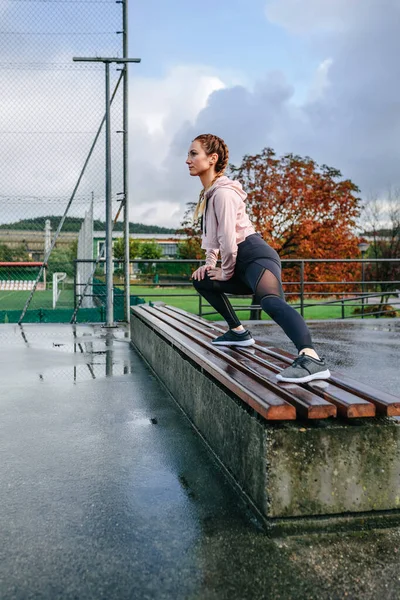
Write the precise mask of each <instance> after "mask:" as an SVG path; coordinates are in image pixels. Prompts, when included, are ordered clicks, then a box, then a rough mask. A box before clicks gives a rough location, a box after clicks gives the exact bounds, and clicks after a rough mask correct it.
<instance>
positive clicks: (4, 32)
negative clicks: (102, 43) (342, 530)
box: [0, 31, 117, 35]
mask: <svg viewBox="0 0 400 600" xmlns="http://www.w3.org/2000/svg"><path fill="white" fill-rule="evenodd" d="M116 33H117V32H116V31H0V35H113V34H116Z"/></svg>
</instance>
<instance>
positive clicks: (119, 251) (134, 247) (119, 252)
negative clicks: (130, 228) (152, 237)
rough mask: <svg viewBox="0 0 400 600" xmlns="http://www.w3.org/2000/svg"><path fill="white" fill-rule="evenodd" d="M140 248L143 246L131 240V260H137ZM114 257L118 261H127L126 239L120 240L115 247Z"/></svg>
mask: <svg viewBox="0 0 400 600" xmlns="http://www.w3.org/2000/svg"><path fill="white" fill-rule="evenodd" d="M140 247H141V244H140V242H138V240H134V239H132V238H129V258H130V260H133V259H135V258H136V257H137V256H140ZM113 250H114V257H115V258H116V259H117V260H124V259H125V240H124V238H118V239H117V240H116V241H115V243H114V246H113Z"/></svg>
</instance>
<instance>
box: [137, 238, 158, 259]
mask: <svg viewBox="0 0 400 600" xmlns="http://www.w3.org/2000/svg"><path fill="white" fill-rule="evenodd" d="M161 256H162V249H161V247H160V245H159V244H157V242H156V241H155V240H152V241H151V242H145V243H144V244H141V246H140V252H139V257H140V258H145V259H149V260H156V259H157V258H161Z"/></svg>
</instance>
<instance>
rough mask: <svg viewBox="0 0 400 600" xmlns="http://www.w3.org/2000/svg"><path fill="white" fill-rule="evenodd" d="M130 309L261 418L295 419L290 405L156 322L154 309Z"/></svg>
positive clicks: (210, 353)
mask: <svg viewBox="0 0 400 600" xmlns="http://www.w3.org/2000/svg"><path fill="white" fill-rule="evenodd" d="M132 310H133V311H134V312H135V314H136V315H137V316H138V317H140V318H141V319H142V320H143V322H144V323H146V324H147V325H149V326H151V327H152V328H153V329H154V330H155V331H157V332H158V333H160V334H161V335H162V336H163V337H164V338H165V339H167V340H169V341H170V342H172V343H173V344H174V345H175V346H176V348H177V349H179V350H181V351H182V352H183V353H184V354H185V355H186V356H188V357H189V358H190V359H192V360H193V361H195V362H196V363H197V364H199V365H200V366H201V367H202V368H203V369H204V370H205V371H207V372H208V373H209V374H210V375H212V376H213V377H214V378H215V379H217V380H218V381H220V382H221V383H223V384H224V385H225V387H226V388H227V389H229V390H230V391H232V392H234V393H235V394H236V395H237V396H238V397H239V398H241V399H242V400H243V401H244V402H245V403H246V404H248V405H249V406H251V407H252V408H253V409H254V410H256V411H257V412H258V413H259V414H260V415H262V416H263V417H264V418H265V419H267V420H294V419H295V418H296V410H295V408H294V407H293V406H292V405H291V404H289V403H287V402H285V401H284V400H282V399H281V398H278V397H277V396H275V395H274V394H272V393H265V392H266V390H265V388H263V386H261V385H260V384H259V383H257V382H256V381H254V380H252V379H251V378H250V377H248V376H247V375H245V374H244V373H242V372H241V371H240V370H238V369H235V368H234V367H233V366H232V365H227V364H226V361H225V360H224V359H223V358H221V357H219V356H217V355H216V354H214V353H212V352H210V351H208V350H205V349H204V348H202V347H201V346H199V344H198V343H197V342H195V341H193V340H192V339H188V337H187V336H185V335H184V334H182V333H180V332H178V331H176V329H174V328H173V327H171V326H170V325H168V324H167V323H165V322H164V321H162V320H160V319H159V317H158V315H157V309H152V308H151V307H148V306H146V305H139V306H137V307H135V308H133V309H132ZM267 392H268V391H267Z"/></svg>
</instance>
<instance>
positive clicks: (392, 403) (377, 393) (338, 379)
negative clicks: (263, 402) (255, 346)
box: [264, 347, 400, 417]
mask: <svg viewBox="0 0 400 600" xmlns="http://www.w3.org/2000/svg"><path fill="white" fill-rule="evenodd" d="M264 350H265V351H266V352H267V353H268V354H269V353H270V352H273V354H274V356H276V357H279V358H280V359H281V360H283V361H284V362H285V363H290V362H291V361H292V360H293V355H291V354H290V353H289V352H285V351H284V350H280V349H279V348H269V347H266V348H264ZM330 381H332V383H333V384H334V385H335V386H337V388H339V389H342V390H344V391H346V392H348V393H352V394H355V395H357V396H359V397H360V398H363V399H365V400H367V401H368V402H370V403H372V404H373V405H374V406H375V408H376V412H377V413H378V414H379V415H383V416H386V417H399V416H400V398H397V397H396V396H393V395H392V394H389V393H388V392H384V391H381V390H377V389H376V388H373V387H372V386H370V385H367V384H365V383H361V382H359V381H356V380H355V379H352V378H351V377H348V376H347V375H342V374H341V373H338V372H334V373H332V376H331V377H330Z"/></svg>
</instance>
